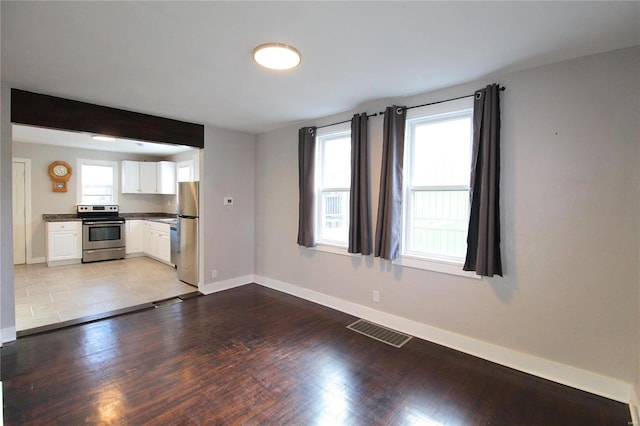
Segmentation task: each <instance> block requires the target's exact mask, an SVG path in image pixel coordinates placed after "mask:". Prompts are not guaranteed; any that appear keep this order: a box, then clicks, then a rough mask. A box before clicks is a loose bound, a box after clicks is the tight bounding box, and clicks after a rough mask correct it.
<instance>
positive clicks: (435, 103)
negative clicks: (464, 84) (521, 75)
mask: <svg viewBox="0 0 640 426" xmlns="http://www.w3.org/2000/svg"><path fill="white" fill-rule="evenodd" d="M506 89H507V88H506V87H504V86H502V87H500V91H501V92H504V91H505V90H506ZM475 95H476V94H475V93H473V94H472V95H464V96H458V97H457V98H451V99H445V100H444V101H436V102H429V103H427V104H422V105H414V106H410V107H404V108H403V109H404V110H405V111H406V110H408V109H413V108H420V107H425V106H430V105H437V104H443V103H445V102H451V101H457V100H458V99H464V98H470V97H472V96H475ZM378 114H380V115H384V111H380V112H379V113H378Z"/></svg>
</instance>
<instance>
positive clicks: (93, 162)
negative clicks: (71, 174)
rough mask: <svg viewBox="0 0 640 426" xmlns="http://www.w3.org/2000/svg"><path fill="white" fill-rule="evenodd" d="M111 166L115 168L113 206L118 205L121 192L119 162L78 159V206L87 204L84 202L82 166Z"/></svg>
mask: <svg viewBox="0 0 640 426" xmlns="http://www.w3.org/2000/svg"><path fill="white" fill-rule="evenodd" d="M83 165H89V166H111V167H112V168H113V197H112V198H113V200H112V201H113V202H112V203H111V204H118V193H119V192H120V187H119V185H118V182H119V176H120V173H119V172H120V170H119V169H118V162H117V161H108V160H92V159H86V158H78V161H77V170H78V179H77V186H76V188H77V190H76V200H77V204H86V203H83V202H82V195H83V194H82V178H83V176H82V166H83Z"/></svg>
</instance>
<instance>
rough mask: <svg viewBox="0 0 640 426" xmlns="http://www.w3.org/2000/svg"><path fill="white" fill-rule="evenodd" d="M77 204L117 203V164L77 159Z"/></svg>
mask: <svg viewBox="0 0 640 426" xmlns="http://www.w3.org/2000/svg"><path fill="white" fill-rule="evenodd" d="M78 170H80V176H79V178H78V204H117V203H118V197H117V194H118V179H117V176H118V163H117V162H116V161H103V160H83V159H78Z"/></svg>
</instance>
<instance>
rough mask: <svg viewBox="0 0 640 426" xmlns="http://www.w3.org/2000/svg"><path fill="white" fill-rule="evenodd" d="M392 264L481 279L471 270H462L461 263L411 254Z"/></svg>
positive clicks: (399, 258)
mask: <svg viewBox="0 0 640 426" xmlns="http://www.w3.org/2000/svg"><path fill="white" fill-rule="evenodd" d="M393 264H394V265H399V266H404V267H408V268H414V269H423V270H426V271H433V272H440V273H442V274H449V275H457V276H460V277H467V278H473V279H476V280H481V279H482V277H481V276H480V275H477V274H476V273H475V272H473V271H463V270H462V263H457V262H451V261H449V262H448V261H445V260H434V259H424V258H419V257H413V256H406V255H405V256H400V257H398V258H397V259H395V260H394V261H393Z"/></svg>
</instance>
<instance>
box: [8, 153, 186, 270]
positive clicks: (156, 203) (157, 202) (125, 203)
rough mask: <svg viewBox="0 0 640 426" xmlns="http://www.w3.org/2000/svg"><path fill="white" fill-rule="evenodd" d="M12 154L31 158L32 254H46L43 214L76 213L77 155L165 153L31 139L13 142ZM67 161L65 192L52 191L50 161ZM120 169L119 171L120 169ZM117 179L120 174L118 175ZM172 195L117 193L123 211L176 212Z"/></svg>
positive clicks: (110, 158) (138, 157) (116, 157)
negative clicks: (68, 172)
mask: <svg viewBox="0 0 640 426" xmlns="http://www.w3.org/2000/svg"><path fill="white" fill-rule="evenodd" d="M13 157H19V158H29V159H31V191H32V193H31V200H32V202H31V214H32V217H31V218H32V223H31V227H32V239H31V244H32V256H33V258H40V260H42V258H43V257H44V256H45V229H44V228H45V226H44V225H45V224H44V222H43V221H42V215H43V214H53V213H75V206H76V204H77V203H78V202H77V192H78V191H77V182H78V176H79V170H77V166H76V165H77V160H78V158H83V159H92V160H93V159H95V160H107V161H118V162H119V161H121V160H137V161H143V160H147V161H159V160H164V159H165V157H151V156H143V155H138V154H123V153H117V152H110V151H96V150H91V149H76V148H65V147H54V146H51V145H40V144H32V143H21V142H13ZM56 160H60V161H66V162H67V163H69V165H70V166H71V167H72V169H73V174H72V176H71V179H70V180H69V183H68V185H67V188H68V190H67V192H53V191H52V190H51V179H50V178H49V169H48V167H49V164H50V163H51V162H52V161H56ZM119 172H120V171H119ZM118 182H120V178H119V177H118ZM175 200H176V197H175V195H158V194H120V193H119V194H118V204H119V205H120V211H121V212H123V213H144V212H147V213H150V212H162V213H175V211H176V207H175V205H176V201H175Z"/></svg>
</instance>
